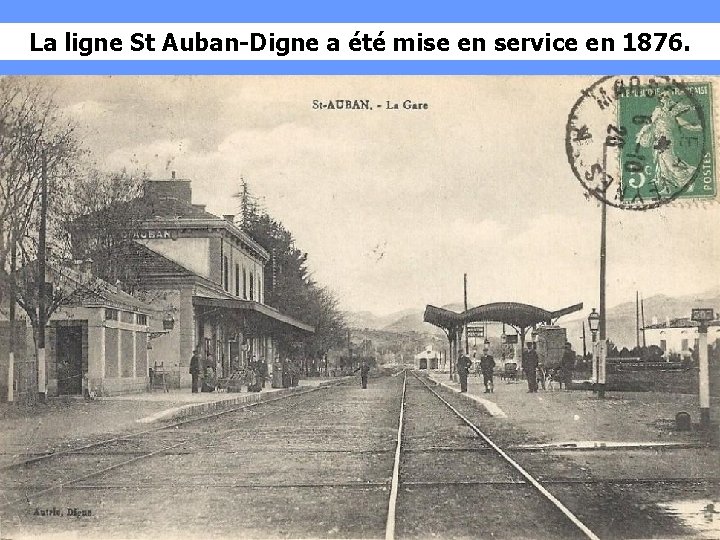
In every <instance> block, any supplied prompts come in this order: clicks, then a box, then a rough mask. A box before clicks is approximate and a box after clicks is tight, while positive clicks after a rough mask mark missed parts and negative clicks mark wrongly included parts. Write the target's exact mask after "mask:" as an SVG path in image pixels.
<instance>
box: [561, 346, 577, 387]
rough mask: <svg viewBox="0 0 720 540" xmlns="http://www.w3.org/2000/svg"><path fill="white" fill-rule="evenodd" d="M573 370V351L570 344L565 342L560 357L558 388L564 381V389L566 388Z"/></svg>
mask: <svg viewBox="0 0 720 540" xmlns="http://www.w3.org/2000/svg"><path fill="white" fill-rule="evenodd" d="M573 371H575V351H573V350H572V345H571V344H570V343H569V342H566V343H565V350H564V351H563V355H562V358H561V359H560V388H562V385H563V383H565V390H567V389H568V385H569V384H570V383H571V382H572V376H573Z"/></svg>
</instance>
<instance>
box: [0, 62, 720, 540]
mask: <svg viewBox="0 0 720 540" xmlns="http://www.w3.org/2000/svg"><path fill="white" fill-rule="evenodd" d="M719 114H720V78H718V77H710V76H707V77H705V76H702V77H701V76H693V77H686V76H683V75H682V74H665V75H656V76H647V75H638V76H633V75H607V74H605V75H604V74H600V73H599V74H597V75H596V76H512V77H510V76H322V77H320V76H317V77H315V76H262V77H256V76H212V77H209V76H208V77H205V76H107V77H99V76H97V77H96V76H93V77H90V76H73V77H2V78H0V189H1V190H2V193H0V238H1V240H2V242H1V244H0V262H1V263H2V265H1V268H0V278H1V279H0V398H1V399H2V404H0V429H2V434H3V435H2V437H1V438H0V467H1V468H2V475H3V479H4V481H3V482H2V487H1V488H0V489H1V491H2V496H1V497H0V538H3V539H5V538H8V539H20V538H80V537H82V538H386V539H392V538H548V539H550V538H552V539H555V538H608V539H609V538H717V537H720V480H719V479H720V464H719V462H718V459H717V455H718V454H717V450H718V443H719V441H720V431H719V430H718V419H719V418H720V401H718V396H719V392H720V315H719V314H720V283H719V282H718V276H719V275H720V237H719V236H718V234H717V230H718V226H720V204H719V202H720V199H719V195H718V180H719V174H718V159H719V158H720V140H719V139H718V135H717V133H718V129H720V120H719Z"/></svg>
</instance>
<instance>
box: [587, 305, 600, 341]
mask: <svg viewBox="0 0 720 540" xmlns="http://www.w3.org/2000/svg"><path fill="white" fill-rule="evenodd" d="M588 326H589V327H590V332H592V340H593V343H595V342H596V341H597V333H598V330H599V329H600V314H599V313H598V312H597V311H596V310H595V308H592V312H591V313H590V315H588Z"/></svg>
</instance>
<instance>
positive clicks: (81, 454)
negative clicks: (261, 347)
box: [0, 387, 324, 509]
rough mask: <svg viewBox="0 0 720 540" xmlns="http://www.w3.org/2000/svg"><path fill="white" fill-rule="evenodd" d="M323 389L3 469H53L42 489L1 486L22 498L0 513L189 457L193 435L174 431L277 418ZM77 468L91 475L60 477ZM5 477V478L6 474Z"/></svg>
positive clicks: (11, 483)
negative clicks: (235, 419)
mask: <svg viewBox="0 0 720 540" xmlns="http://www.w3.org/2000/svg"><path fill="white" fill-rule="evenodd" d="M323 388H324V387H314V388H309V389H308V390H303V391H299V392H293V393H290V394H284V395H282V396H279V397H275V398H270V399H265V400H262V401H257V402H254V403H247V404H243V405H239V406H237V407H232V408H228V409H224V410H221V411H217V412H214V413H210V414H206V415H200V416H193V417H190V418H184V419H182V420H179V421H176V422H171V423H163V424H162V425H159V426H157V427H154V428H150V429H146V430H142V431H138V432H133V433H128V434H123V435H118V436H115V437H112V438H108V439H103V440H101V441H96V442H92V443H89V444H83V445H79V446H76V447H73V448H68V449H63V450H60V451H55V452H49V453H47V454H42V455H38V456H33V457H31V458H28V459H25V460H22V461H19V462H17V463H12V464H9V465H5V466H3V467H2V468H0V470H1V471H4V472H5V471H11V470H21V469H28V468H30V469H32V468H34V467H37V466H40V465H45V464H46V462H54V463H53V466H52V467H46V469H45V470H46V471H47V472H46V482H45V484H44V485H41V486H37V485H33V484H32V483H31V482H28V481H26V480H25V479H24V478H22V476H19V477H18V476H16V477H15V478H14V479H13V480H7V478H6V481H5V482H4V487H5V488H8V487H10V488H13V487H22V488H23V490H24V491H25V494H24V495H23V496H22V497H21V498H13V499H6V500H5V501H4V502H2V503H0V509H3V508H7V507H11V506H13V505H15V504H18V503H20V502H23V501H24V502H27V503H30V502H31V501H32V500H34V499H36V498H38V497H40V496H42V495H45V494H47V493H50V492H52V491H55V490H62V489H68V488H72V487H73V486H74V485H76V484H80V483H82V482H86V481H87V480H90V479H92V478H95V477H98V476H101V475H103V474H106V473H108V472H110V471H113V470H116V469H119V468H121V467H125V466H127V465H131V464H133V463H137V462H139V461H141V460H147V459H150V458H153V457H155V456H159V455H170V454H188V453H192V450H189V449H188V450H185V451H183V450H182V448H183V447H184V446H186V445H188V444H189V443H190V442H192V440H193V438H194V437H193V435H194V434H193V433H192V432H190V433H187V432H186V431H183V432H182V433H176V432H175V430H177V429H178V428H180V427H185V426H188V425H190V424H196V423H199V422H208V421H212V420H215V419H218V418H221V417H224V416H227V415H231V414H236V413H238V412H242V411H250V410H252V411H254V410H255V409H257V408H261V409H263V411H262V412H261V413H259V414H255V415H253V416H252V417H251V419H255V418H262V417H265V416H269V415H272V414H277V413H279V412H282V411H286V410H288V409H289V408H291V407H292V406H294V405H296V404H297V400H296V399H293V400H292V404H291V405H288V406H285V407H278V406H277V405H278V403H279V402H283V403H287V401H288V400H289V399H291V398H299V397H302V396H306V395H307V394H312V393H314V392H317V391H319V390H322V389H323ZM301 402H302V400H301ZM78 462H82V463H78ZM67 463H71V464H72V466H71V467H66V464H67ZM78 466H79V467H80V468H81V469H83V470H91V472H87V473H84V474H80V475H73V476H65V475H63V474H62V473H63V472H64V471H65V470H71V471H72V470H73V469H76V468H78ZM5 474H6V477H7V473H6V472H5ZM84 488H85V486H83V488H82V489H84Z"/></svg>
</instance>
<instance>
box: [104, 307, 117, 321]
mask: <svg viewBox="0 0 720 540" xmlns="http://www.w3.org/2000/svg"><path fill="white" fill-rule="evenodd" d="M105 320H106V321H117V320H118V310H117V309H112V308H105Z"/></svg>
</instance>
